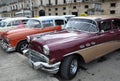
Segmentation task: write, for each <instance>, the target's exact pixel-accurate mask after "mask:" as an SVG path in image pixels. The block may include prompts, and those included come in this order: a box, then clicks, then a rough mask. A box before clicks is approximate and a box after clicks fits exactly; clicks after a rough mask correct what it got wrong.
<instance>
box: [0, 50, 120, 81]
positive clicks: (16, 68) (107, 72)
mask: <svg viewBox="0 0 120 81" xmlns="http://www.w3.org/2000/svg"><path fill="white" fill-rule="evenodd" d="M0 81H66V80H62V79H61V78H60V77H59V76H58V75H52V74H49V73H47V72H44V71H41V70H34V69H32V67H30V66H29V64H28V62H27V58H26V57H24V56H23V55H21V54H19V53H17V52H13V53H10V54H8V53H5V52H4V51H3V50H1V49H0ZM70 81H120V51H115V52H113V53H110V54H109V55H107V56H105V58H102V59H98V60H95V61H93V62H91V63H89V64H85V65H83V66H82V67H81V69H80V70H79V72H78V74H77V76H76V77H75V78H74V79H73V80H70Z"/></svg>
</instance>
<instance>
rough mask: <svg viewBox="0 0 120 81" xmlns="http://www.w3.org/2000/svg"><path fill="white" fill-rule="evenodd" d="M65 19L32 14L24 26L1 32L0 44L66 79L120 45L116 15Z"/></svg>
mask: <svg viewBox="0 0 120 81" xmlns="http://www.w3.org/2000/svg"><path fill="white" fill-rule="evenodd" d="M49 19H50V20H49ZM66 22H67V21H66V19H64V18H62V17H59V18H57V17H55V16H51V17H40V18H37V19H36V18H31V19H29V20H28V22H27V25H26V26H27V27H26V28H21V29H15V30H10V31H7V32H4V33H2V35H1V36H2V37H1V47H2V48H3V49H5V51H6V52H11V51H15V50H16V51H18V52H20V53H21V54H23V55H25V56H27V57H28V60H29V64H30V65H31V66H32V67H33V68H34V69H42V70H44V71H47V72H50V73H53V74H56V73H59V74H60V76H61V77H62V78H63V79H67V80H70V79H72V78H74V77H75V75H76V74H77V71H78V68H79V66H80V65H81V64H82V63H89V62H91V61H93V60H95V59H97V58H100V57H102V56H104V55H106V54H108V53H110V52H112V51H115V50H117V49H119V48H120V19H119V18H117V17H112V18H111V17H104V16H100V17H99V16H98V17H72V18H71V19H70V20H69V21H68V22H67V24H66ZM62 25H64V26H62ZM62 27H65V28H64V29H62Z"/></svg>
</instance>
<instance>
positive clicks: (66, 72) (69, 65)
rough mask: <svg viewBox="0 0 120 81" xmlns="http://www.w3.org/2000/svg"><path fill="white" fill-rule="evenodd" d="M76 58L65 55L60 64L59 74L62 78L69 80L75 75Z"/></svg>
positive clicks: (76, 69)
mask: <svg viewBox="0 0 120 81" xmlns="http://www.w3.org/2000/svg"><path fill="white" fill-rule="evenodd" d="M78 66H79V64H78V59H77V57H76V56H74V55H71V56H68V57H66V58H65V59H64V60H63V61H62V63H61V65H60V75H61V77H62V78H63V79H66V80H71V79H72V78H74V77H75V75H76V74H77V71H78Z"/></svg>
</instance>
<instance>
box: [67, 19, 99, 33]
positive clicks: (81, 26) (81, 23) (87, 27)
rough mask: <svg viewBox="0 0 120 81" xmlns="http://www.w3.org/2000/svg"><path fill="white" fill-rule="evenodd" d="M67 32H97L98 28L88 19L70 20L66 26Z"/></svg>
mask: <svg viewBox="0 0 120 81" xmlns="http://www.w3.org/2000/svg"><path fill="white" fill-rule="evenodd" d="M66 28H67V29H69V30H77V31H87V32H97V31H98V28H97V25H96V23H95V21H93V20H90V19H70V20H69V21H68V23H67V24H66Z"/></svg>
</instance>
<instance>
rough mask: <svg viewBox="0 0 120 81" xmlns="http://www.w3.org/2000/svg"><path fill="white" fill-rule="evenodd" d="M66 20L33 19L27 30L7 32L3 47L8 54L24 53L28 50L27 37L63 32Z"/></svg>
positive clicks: (50, 17) (45, 17)
mask: <svg viewBox="0 0 120 81" xmlns="http://www.w3.org/2000/svg"><path fill="white" fill-rule="evenodd" d="M66 22H67V21H66V18H65V17H61V16H44V17H39V18H31V19H29V20H28V22H27V25H26V27H25V28H20V29H15V30H11V31H7V32H5V33H3V34H2V40H1V46H2V48H3V49H4V50H5V51H6V52H11V51H15V50H16V51H18V52H20V53H22V50H23V49H26V48H27V45H28V43H27V41H26V36H28V35H32V34H38V33H43V32H50V31H56V30H61V29H62V27H64V25H65V24H66Z"/></svg>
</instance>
